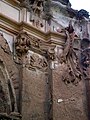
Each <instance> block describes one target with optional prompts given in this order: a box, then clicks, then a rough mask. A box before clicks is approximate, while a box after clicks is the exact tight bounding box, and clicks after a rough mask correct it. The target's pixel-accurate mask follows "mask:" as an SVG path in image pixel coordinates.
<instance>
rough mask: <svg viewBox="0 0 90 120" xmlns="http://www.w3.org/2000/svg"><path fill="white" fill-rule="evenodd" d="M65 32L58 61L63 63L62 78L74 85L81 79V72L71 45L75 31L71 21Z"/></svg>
mask: <svg viewBox="0 0 90 120" xmlns="http://www.w3.org/2000/svg"><path fill="white" fill-rule="evenodd" d="M65 34H66V36H67V39H66V43H65V45H64V49H63V52H62V54H61V55H60V61H59V62H60V63H61V64H62V63H63V64H64V65H65V69H64V71H63V75H62V80H63V81H64V82H65V83H66V84H68V83H73V84H74V85H77V83H78V82H79V81H80V80H81V79H82V74H81V70H80V66H79V58H78V56H77V55H76V52H75V49H74V47H73V44H74V37H75V33H74V29H73V27H72V25H71V23H70V24H69V27H68V28H67V29H66V30H65Z"/></svg>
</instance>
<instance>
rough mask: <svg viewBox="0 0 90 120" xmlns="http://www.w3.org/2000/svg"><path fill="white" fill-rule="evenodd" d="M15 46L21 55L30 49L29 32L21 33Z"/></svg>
mask: <svg viewBox="0 0 90 120" xmlns="http://www.w3.org/2000/svg"><path fill="white" fill-rule="evenodd" d="M15 47H16V51H17V54H18V56H21V55H23V54H25V53H27V51H28V50H29V47H30V40H29V38H28V35H27V33H20V34H19V35H18V36H17V38H16V41H15Z"/></svg>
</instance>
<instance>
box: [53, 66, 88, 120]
mask: <svg viewBox="0 0 90 120" xmlns="http://www.w3.org/2000/svg"><path fill="white" fill-rule="evenodd" d="M62 69H63V67H62V66H61V65H60V66H58V68H57V69H55V70H53V73H52V75H53V120H88V118H87V112H86V111H87V101H86V93H85V82H84V81H83V80H82V81H80V82H79V83H78V85H77V86H74V85H73V84H71V83H70V84H68V85H66V84H65V83H64V82H63V81H62V79H61V76H62V74H63V73H62V71H63V70H62ZM58 71H59V72H58ZM59 99H61V102H58V100H59Z"/></svg>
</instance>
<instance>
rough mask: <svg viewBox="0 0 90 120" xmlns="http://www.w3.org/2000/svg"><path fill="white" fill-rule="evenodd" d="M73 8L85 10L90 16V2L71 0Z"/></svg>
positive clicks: (86, 0)
mask: <svg viewBox="0 0 90 120" xmlns="http://www.w3.org/2000/svg"><path fill="white" fill-rule="evenodd" d="M70 2H71V4H72V8H74V9H76V10H80V9H85V10H87V11H88V12H89V14H90V0H70Z"/></svg>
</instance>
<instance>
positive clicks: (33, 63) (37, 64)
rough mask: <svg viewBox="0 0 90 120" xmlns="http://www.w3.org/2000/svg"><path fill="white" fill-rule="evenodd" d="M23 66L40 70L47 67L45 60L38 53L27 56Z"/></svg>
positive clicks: (44, 69)
mask: <svg viewBox="0 0 90 120" xmlns="http://www.w3.org/2000/svg"><path fill="white" fill-rule="evenodd" d="M25 67H26V68H28V69H29V70H30V69H31V70H36V69H38V70H41V71H46V70H47V68H48V63H47V60H46V59H45V58H44V57H40V56H39V55H37V54H35V53H33V54H32V55H30V56H29V57H28V56H27V62H26V64H25Z"/></svg>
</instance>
